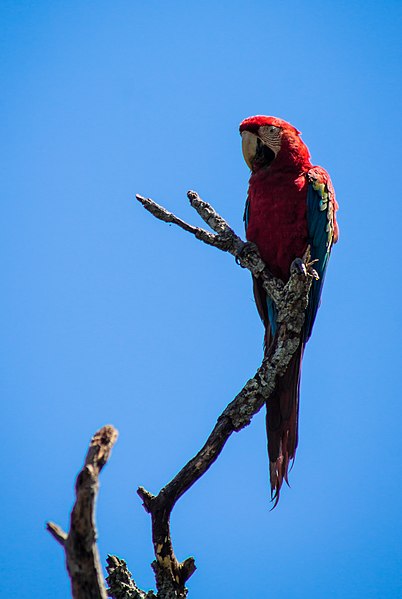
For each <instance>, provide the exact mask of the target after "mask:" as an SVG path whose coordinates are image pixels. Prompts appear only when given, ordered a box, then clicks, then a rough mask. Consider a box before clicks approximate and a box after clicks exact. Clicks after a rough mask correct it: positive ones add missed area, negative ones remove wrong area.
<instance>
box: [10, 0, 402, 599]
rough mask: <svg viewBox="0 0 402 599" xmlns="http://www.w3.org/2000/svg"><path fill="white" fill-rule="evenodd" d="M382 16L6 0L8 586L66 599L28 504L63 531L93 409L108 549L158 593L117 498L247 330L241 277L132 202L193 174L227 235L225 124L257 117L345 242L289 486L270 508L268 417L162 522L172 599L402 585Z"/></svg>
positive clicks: (218, 391) (213, 389)
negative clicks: (109, 444) (298, 162)
mask: <svg viewBox="0 0 402 599" xmlns="http://www.w3.org/2000/svg"><path fill="white" fill-rule="evenodd" d="M400 17H401V5H400V3H398V2H390V1H386V2H383V3H381V5H379V4H378V3H374V2H336V3H335V2H325V1H324V2H322V1H321V2H318V1H317V2H314V1H308V2H293V1H290V2H282V3H271V2H262V1H257V0H255V1H253V0H252V1H250V2H248V3H240V2H237V1H233V0H232V1H231V2H228V1H223V2H219V3H215V2H210V1H208V0H207V1H205V2H203V3H198V2H197V3H196V2H164V3H162V2H154V1H149V2H136V1H131V2H130V1H121V0H116V1H115V2H105V1H102V0H100V1H98V2H89V1H83V2H76V1H74V0H73V1H70V2H66V1H57V0H56V1H52V2H46V1H40V0H39V1H38V2H29V1H26V0H24V1H15V0H13V1H7V0H4V1H3V2H2V3H1V6H0V20H1V24H2V26H1V30H2V33H1V42H0V56H1V67H0V68H1V80H2V93H1V97H0V112H1V139H2V142H3V143H2V144H1V161H0V164H1V169H2V176H1V180H2V192H1V195H2V198H3V201H2V208H1V210H2V225H1V227H2V231H1V236H0V244H1V246H2V256H3V260H2V283H3V292H2V298H1V303H2V310H1V316H2V331H3V334H2V339H3V344H2V352H1V370H2V375H1V386H2V396H3V397H4V401H3V406H4V407H3V429H2V435H3V438H2V447H3V451H2V456H1V459H2V481H3V492H2V514H3V517H2V524H1V528H2V531H1V535H0V538H1V554H2V560H1V564H0V572H1V576H0V579H1V583H0V587H1V595H2V596H9V597H19V598H28V597H41V599H47V598H49V599H65V598H67V597H69V596H70V595H69V593H70V591H69V581H68V578H67V574H66V572H65V568H64V561H63V555H62V551H61V549H60V547H59V546H57V544H56V543H55V542H54V540H53V539H52V538H51V537H50V536H49V535H48V534H47V533H46V531H45V530H44V526H45V521H46V520H48V519H51V520H54V521H56V522H58V523H59V524H61V525H62V526H63V527H65V528H67V526H68V515H69V511H70V509H71V505H72V501H73V484H74V479H75V476H76V473H77V471H78V470H79V468H80V466H81V464H82V460H83V457H84V455H85V451H86V447H87V443H88V441H89V439H90V437H91V435H92V434H93V432H94V431H95V430H97V429H98V428H99V427H100V426H102V425H103V424H107V423H112V424H114V425H115V426H116V427H117V428H118V429H119V432H120V438H119V441H118V443H117V445H116V447H115V450H114V453H113V455H112V459H111V461H110V463H109V464H108V466H107V467H106V469H105V470H104V472H103V473H102V479H101V492H100V496H99V503H98V514H97V518H98V528H99V535H100V540H99V548H100V552H101V555H102V559H103V563H104V562H105V558H106V554H107V553H115V554H118V555H120V556H121V557H124V558H125V559H126V560H127V562H128V564H129V567H130V569H131V570H132V572H133V574H134V577H135V579H136V581H137V582H138V584H139V585H140V586H141V587H143V588H150V587H152V586H153V577H152V571H151V569H150V567H149V563H150V562H151V561H152V558H153V556H152V548H151V541H150V523H149V517H148V515H147V514H146V513H145V512H144V510H143V508H142V507H141V503H140V500H139V499H138V497H137V496H136V494H135V490H136V488H137V486H138V485H143V486H145V487H146V488H147V489H148V490H150V491H152V492H157V491H158V490H159V489H160V487H161V486H163V485H164V484H165V483H166V482H167V481H168V480H169V479H170V478H171V477H172V476H173V475H174V474H175V473H176V471H177V470H178V469H179V468H180V467H181V466H182V465H183V464H184V463H185V461H187V460H188V459H189V458H190V457H192V456H193V454H194V453H195V452H196V451H197V450H198V448H199V447H200V446H201V444H202V443H203V442H204V440H205V438H206V436H207V435H208V433H209V431H210V430H211V428H212V426H213V424H214V422H215V420H216V418H217V416H218V415H219V413H220V412H221V411H222V409H223V408H224V407H225V406H226V404H227V403H228V402H229V401H230V400H231V399H232V398H233V396H234V395H235V393H236V392H237V391H239V390H240V389H241V387H242V386H243V384H244V383H245V381H246V380H247V378H248V377H249V376H250V375H252V374H253V373H254V372H255V370H256V368H257V367H258V365H259V363H260V360H261V354H262V337H263V331H262V327H261V323H260V322H259V319H258V316H257V313H256V309H255V306H254V303H253V298H252V290H251V282H250V277H249V274H248V273H247V272H246V271H244V270H242V269H240V268H239V267H238V266H236V264H235V263H234V260H233V259H232V258H231V257H230V256H228V255H224V254H223V253H220V252H218V251H217V250H214V249H213V248H208V247H206V246H203V245H201V244H200V243H199V242H197V241H196V240H194V239H193V238H191V237H190V236H189V235H188V234H185V233H184V232H182V231H180V230H178V229H176V228H174V227H169V226H167V225H165V224H162V223H160V222H157V221H156V220H155V219H153V218H152V217H151V216H150V215H149V214H147V213H146V212H145V211H144V210H143V209H142V208H141V207H140V206H139V205H137V204H136V202H135V201H134V194H135V192H139V193H142V194H144V195H149V196H151V197H153V198H154V199H155V200H156V201H159V202H160V203H164V204H165V205H166V206H167V207H168V208H170V209H172V210H173V211H175V212H176V213H177V214H179V215H181V216H182V217H184V218H186V219H188V220H190V221H191V222H193V223H195V224H196V223H198V222H199V220H198V217H197V215H196V214H195V213H193V211H192V210H191V208H190V207H189V206H188V203H187V199H186V191H187V189H196V190H197V191H198V192H199V193H200V195H201V196H202V197H203V198H204V199H206V200H209V201H211V202H212V203H213V205H214V206H215V207H216V208H217V209H218V210H219V212H221V213H222V214H223V215H224V216H225V217H226V218H227V220H228V221H229V222H230V223H231V225H232V226H233V227H234V228H235V229H236V231H238V232H242V227H243V223H242V214H243V206H244V201H245V197H246V190H247V181H248V171H247V168H246V165H245V164H244V162H243V159H242V156H241V149H240V137H239V134H238V124H239V122H240V121H241V120H242V119H243V118H244V117H246V116H250V115H252V114H258V113H260V114H261V113H262V114H273V115H276V116H280V117H282V118H285V119H287V120H289V121H291V122H292V123H293V124H294V125H295V126H297V128H299V129H300V130H301V131H302V132H303V139H304V140H305V142H306V143H307V145H308V146H309V148H310V151H311V154H312V158H313V162H314V163H316V164H321V165H322V166H324V167H325V168H327V169H328V171H329V172H330V173H331V176H332V179H333V182H334V185H335V188H336V192H337V197H338V201H339V204H340V212H339V222H340V228H341V238H340V242H339V244H338V246H336V247H335V249H334V252H333V256H332V258H331V264H330V268H329V272H328V276H327V279H326V286H325V290H324V296H323V304H322V307H321V310H320V312H319V316H318V319H317V322H316V326H315V331H314V334H313V337H312V339H311V341H310V342H309V345H308V348H307V351H306V356H305V360H304V367H303V382H302V395H301V423H300V444H299V449H298V454H297V459H296V463H295V466H294V469H293V471H292V473H291V478H290V481H291V485H292V488H291V489H288V488H286V489H285V490H284V492H283V494H282V497H281V501H280V504H279V506H278V507H277V508H276V509H275V510H274V511H273V512H270V511H269V510H270V504H269V493H268V466H267V456H266V442H265V432H264V415H263V413H262V412H261V414H259V415H258V416H257V417H256V418H255V419H254V420H253V422H252V424H251V426H249V427H248V428H247V429H246V430H244V431H242V432H241V433H239V434H238V435H235V436H234V437H233V438H231V439H230V441H229V442H228V444H227V446H226V447H225V449H224V452H223V454H222V455H221V457H220V459H219V461H218V462H217V463H216V464H215V465H214V466H213V467H212V469H211V470H210V471H209V472H208V473H207V475H206V476H205V477H204V478H203V479H202V480H201V481H200V482H199V483H197V485H196V486H195V487H193V489H191V491H190V492H189V493H188V494H187V495H186V496H185V497H184V498H183V499H182V500H180V502H179V503H178V505H177V506H176V508H175V511H174V513H173V517H172V528H173V535H174V543H175V549H176V553H177V555H178V557H179V558H180V559H184V558H185V557H187V556H189V555H194V556H195V558H196V563H197V566H198V570H197V572H196V573H195V574H194V576H193V577H192V578H191V579H190V581H189V588H190V595H189V597H191V599H201V598H202V599H205V598H209V597H211V598H212V597H214V596H217V594H218V592H219V597H221V599H226V598H227V599H229V598H231V599H232V598H233V597H252V596H253V597H254V596H257V595H258V596H261V597H270V596H281V597H282V598H283V599H304V598H308V599H322V598H327V597H328V598H334V599H345V598H346V599H355V598H356V599H359V598H361V597H365V598H366V599H374V598H375V599H383V598H387V599H388V598H393V597H399V596H400V595H401V594H402V582H401V575H400V564H401V559H402V555H401V553H402V550H401V540H402V525H401V518H400V505H401V499H402V475H401V472H402V469H401V458H400V438H401V422H402V403H401V401H400V399H401V392H400V370H401V351H400V336H401V315H400V312H401V311H400V297H401V293H402V289H401V267H400V259H399V251H400V239H401V233H400V222H401V201H400V190H399V186H398V183H397V182H396V183H395V179H396V181H398V176H399V172H400V138H401V127H400V104H399V103H398V96H399V93H400V89H401V80H400V75H399V73H400V62H401V61H400V39H399V37H400V23H401V19H400ZM16 581H17V582H16ZM16 585H17V590H16ZM216 589H218V591H217V590H216Z"/></svg>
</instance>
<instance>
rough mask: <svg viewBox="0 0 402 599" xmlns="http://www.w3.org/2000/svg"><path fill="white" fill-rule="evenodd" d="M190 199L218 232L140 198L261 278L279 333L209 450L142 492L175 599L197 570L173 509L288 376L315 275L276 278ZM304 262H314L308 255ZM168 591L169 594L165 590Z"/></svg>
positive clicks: (161, 574)
mask: <svg viewBox="0 0 402 599" xmlns="http://www.w3.org/2000/svg"><path fill="white" fill-rule="evenodd" d="M187 196H188V198H189V200H190V203H191V205H192V207H193V208H195V209H196V211H197V212H198V214H199V215H200V216H201V218H202V219H203V220H204V221H205V222H206V223H207V224H208V225H209V226H210V227H211V228H212V229H213V230H214V231H215V234H213V233H210V232H209V231H206V230H204V229H201V228H199V227H194V226H192V225H189V224H188V223H186V222H185V221H183V220H182V219H180V218H178V217H177V216H175V215H174V214H173V213H171V212H169V211H167V210H166V209H165V208H163V206H160V205H158V204H156V203H155V202H154V201H153V200H151V199H150V198H144V197H142V196H140V195H137V196H136V197H137V199H138V201H140V202H141V204H142V205H143V206H144V207H145V208H146V209H147V210H148V211H149V212H150V213H151V214H153V215H154V216H155V217H156V218H158V219H159V220H162V221H164V222H170V223H174V224H176V225H178V226H179V227H180V228H182V229H184V230H185V231H187V232H189V233H191V234H193V235H194V236H195V237H196V238H197V239H200V240H201V241H203V242H204V243H207V244H208V245H212V246H214V247H216V248H218V249H220V250H223V251H226V252H229V253H230V254H232V255H233V256H235V258H236V260H237V261H238V262H239V263H240V264H241V266H243V267H245V268H247V269H248V270H250V272H251V273H252V274H253V275H254V276H255V277H256V278H259V279H260V280H261V281H262V283H263V286H264V288H265V290H266V292H267V293H268V294H269V295H270V297H271V298H272V299H273V300H274V302H275V304H276V308H277V314H278V315H277V322H278V329H277V333H276V335H275V337H274V340H273V342H272V345H271V347H270V348H269V351H268V354H267V355H266V356H265V357H264V360H263V362H262V365H261V367H260V368H259V369H258V371H257V372H256V374H255V375H254V377H253V378H252V379H250V380H249V381H248V382H247V383H246V385H245V386H244V388H243V389H242V390H241V391H240V393H239V394H238V395H237V397H236V398H235V399H234V400H233V401H232V402H231V403H230V404H229V405H228V407H227V408H226V409H225V410H224V412H223V413H222V414H221V416H220V417H219V418H218V421H217V423H216V425H215V427H214V429H213V431H212V433H211V434H210V436H209V437H208V439H207V441H206V443H205V445H204V447H203V448H202V449H201V450H200V451H199V452H198V453H197V455H196V456H195V457H194V458H193V459H192V460H190V461H189V462H188V463H187V464H186V465H185V466H184V468H183V469H182V470H181V471H180V472H179V473H178V474H177V475H176V476H175V477H174V478H173V480H172V481H171V482H170V483H168V484H167V485H166V486H165V487H164V488H163V489H162V490H161V491H160V492H159V494H158V495H157V496H154V495H152V494H151V493H149V492H148V491H146V490H145V489H144V488H143V487H140V488H139V489H138V491H137V493H138V495H139V496H140V497H141V499H142V501H143V504H144V507H145V509H146V510H147V511H148V512H149V513H150V514H151V520H152V540H153V544H154V552H155V556H156V564H157V568H155V566H154V570H155V573H156V581H157V588H158V591H159V593H158V597H159V596H161V597H164V598H165V597H169V599H171V598H172V599H182V598H185V597H186V596H187V589H186V588H185V583H186V581H187V580H188V578H189V577H190V576H191V575H192V574H193V572H194V571H195V568H196V567H195V562H194V559H193V558H192V557H190V558H188V559H186V560H185V561H184V562H179V561H178V560H177V558H176V556H175V554H174V551H173V544H172V539H171V534H170V514H171V512H172V510H173V507H174V505H175V503H176V502H177V500H178V499H179V498H180V497H181V496H182V495H183V494H184V493H185V492H186V491H187V490H188V489H189V488H190V487H191V486H192V485H193V484H194V483H195V482H196V481H197V480H198V479H199V478H200V477H201V476H202V475H203V474H204V473H205V472H206V471H207V470H208V468H209V467H210V466H211V465H212V464H213V462H214V461H215V460H216V459H217V457H218V456H219V454H220V452H221V451H222V449H223V447H224V445H225V443H226V441H227V440H228V438H229V437H230V435H231V434H232V433H233V432H235V431H239V430H241V429H242V428H244V427H245V426H247V425H248V424H249V423H250V421H251V418H252V417H253V416H254V415H255V414H256V413H257V412H258V411H259V410H260V409H261V407H262V406H263V405H264V403H265V402H266V401H267V399H269V397H270V395H271V394H272V392H273V390H274V388H275V385H276V381H277V379H278V378H279V377H280V376H282V375H283V374H284V373H285V372H286V369H287V366H288V364H289V362H290V360H291V358H292V355H293V354H294V352H295V351H296V350H297V348H298V346H299V343H300V333H301V330H302V327H303V324H304V313H305V309H306V307H307V302H308V293H309V290H310V286H311V281H312V276H313V273H312V272H310V269H309V265H308V264H305V263H304V262H303V261H302V260H301V259H297V260H295V261H294V263H293V264H292V267H291V274H290V278H289V281H288V282H287V283H286V284H284V283H283V282H282V281H280V280H278V279H275V278H274V277H273V276H272V274H271V273H270V272H269V271H268V269H267V268H266V266H265V264H264V263H263V261H262V260H261V257H260V255H259V253H258V250H257V248H256V247H255V246H253V245H252V244H247V243H245V242H244V241H242V240H241V239H240V237H238V236H237V235H236V234H235V233H234V232H233V230H232V229H231V228H230V227H229V225H228V224H227V223H226V221H225V220H224V219H223V218H222V217H221V216H220V215H219V214H217V213H216V211H215V210H214V209H213V208H212V206H211V205H210V204H208V203H207V202H204V201H203V200H201V198H199V196H198V194H197V193H196V192H193V191H190V192H188V194H187ZM304 260H305V262H307V263H308V255H306V256H305V257H304ZM162 589H164V594H162V592H161V590H162Z"/></svg>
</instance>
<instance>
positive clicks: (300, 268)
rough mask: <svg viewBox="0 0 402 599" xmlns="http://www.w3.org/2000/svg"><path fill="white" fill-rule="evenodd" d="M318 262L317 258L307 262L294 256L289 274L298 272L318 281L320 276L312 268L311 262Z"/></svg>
mask: <svg viewBox="0 0 402 599" xmlns="http://www.w3.org/2000/svg"><path fill="white" fill-rule="evenodd" d="M316 262H318V260H310V261H309V262H305V261H304V260H302V259H301V258H296V259H295V260H293V262H292V264H291V266H290V273H291V274H299V275H303V276H305V277H307V276H309V277H312V278H313V279H315V280H316V281H318V279H319V278H320V277H319V275H318V272H317V271H316V270H315V269H314V268H313V264H315V263H316Z"/></svg>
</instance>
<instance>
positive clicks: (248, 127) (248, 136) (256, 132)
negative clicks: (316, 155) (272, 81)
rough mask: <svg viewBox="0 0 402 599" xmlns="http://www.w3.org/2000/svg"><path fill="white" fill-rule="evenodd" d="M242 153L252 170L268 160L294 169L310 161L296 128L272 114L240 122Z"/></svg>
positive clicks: (264, 165)
mask: <svg viewBox="0 0 402 599" xmlns="http://www.w3.org/2000/svg"><path fill="white" fill-rule="evenodd" d="M240 134H241V136H242V150H243V156H244V159H245V161H246V163H247V164H248V166H249V168H250V169H251V170H252V171H253V172H255V171H258V170H260V169H262V168H267V167H268V166H270V165H271V164H272V163H274V162H275V163H276V164H278V166H279V165H280V166H281V168H283V167H286V166H288V167H291V166H295V167H296V168H300V167H303V166H305V165H309V164H310V154H309V151H308V148H307V146H306V144H305V143H304V142H303V141H302V140H301V138H300V131H298V130H297V129H296V128H295V127H293V125H291V124H290V123H287V122H286V121H284V120H283V119H279V118H276V117H274V116H262V115H258V116H250V117H248V118H247V119H244V121H242V122H241V123H240Z"/></svg>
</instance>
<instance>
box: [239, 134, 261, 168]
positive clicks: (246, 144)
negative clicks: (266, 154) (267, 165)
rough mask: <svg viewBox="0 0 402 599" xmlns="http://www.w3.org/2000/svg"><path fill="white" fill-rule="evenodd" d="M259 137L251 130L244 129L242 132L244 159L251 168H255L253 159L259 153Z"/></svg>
mask: <svg viewBox="0 0 402 599" xmlns="http://www.w3.org/2000/svg"><path fill="white" fill-rule="evenodd" d="M257 140H258V137H257V136H256V135H255V133H251V131H242V133H241V149H242V151H243V156H244V160H245V161H246V162H247V165H248V167H249V168H250V170H252V168H253V160H254V158H255V155H256V153H257Z"/></svg>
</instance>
